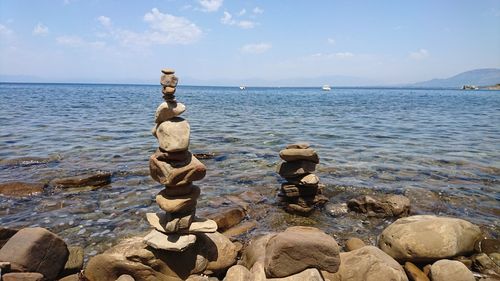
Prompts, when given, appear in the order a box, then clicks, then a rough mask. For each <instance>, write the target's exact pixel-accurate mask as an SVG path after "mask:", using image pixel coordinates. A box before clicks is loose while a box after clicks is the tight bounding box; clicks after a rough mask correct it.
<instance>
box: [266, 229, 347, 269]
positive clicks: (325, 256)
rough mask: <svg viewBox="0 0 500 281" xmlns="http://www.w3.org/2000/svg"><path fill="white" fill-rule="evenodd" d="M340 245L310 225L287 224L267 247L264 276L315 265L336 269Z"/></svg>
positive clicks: (321, 267)
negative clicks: (292, 225)
mask: <svg viewBox="0 0 500 281" xmlns="http://www.w3.org/2000/svg"><path fill="white" fill-rule="evenodd" d="M339 263H340V259H339V247H338V245H337V242H336V241H335V239H333V237H331V236H329V235H327V234H326V233H324V232H323V231H321V230H319V229H317V228H313V227H301V226H296V227H289V228H288V229H287V230H285V231H284V232H281V233H278V234H276V236H274V237H272V238H271V239H270V240H269V242H268V243H267V246H266V258H265V262H264V267H265V271H266V276H267V277H286V276H290V275H293V274H295V273H299V272H301V271H303V270H305V269H306V268H309V267H315V268H318V269H321V270H326V271H328V272H336V271H337V270H338V267H339Z"/></svg>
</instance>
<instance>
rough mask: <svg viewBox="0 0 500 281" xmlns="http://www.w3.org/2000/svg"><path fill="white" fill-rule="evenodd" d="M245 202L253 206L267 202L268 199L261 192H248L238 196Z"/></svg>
mask: <svg viewBox="0 0 500 281" xmlns="http://www.w3.org/2000/svg"><path fill="white" fill-rule="evenodd" d="M237 196H238V197H239V198H241V199H242V200H243V201H245V202H248V203H253V204H258V203H261V202H264V201H266V197H264V195H262V194H261V193H260V192H257V191H253V190H247V191H244V192H242V193H240V194H238V195H237Z"/></svg>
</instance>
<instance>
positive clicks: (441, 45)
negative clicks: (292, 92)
mask: <svg viewBox="0 0 500 281" xmlns="http://www.w3.org/2000/svg"><path fill="white" fill-rule="evenodd" d="M164 67H171V68H174V69H175V70H176V75H177V76H178V77H179V78H180V80H179V81H180V84H181V85H182V84H185V85H195V84H199V85H233V84H235V85H238V84H245V83H254V84H258V85H260V86H266V85H274V84H277V83H278V84H279V83H282V84H283V86H287V85H294V84H304V86H307V85H305V84H308V83H313V82H312V81H314V83H316V82H318V83H319V82H320V81H325V83H327V82H328V83H331V84H336V82H338V83H340V84H342V83H344V84H357V85H393V84H405V83H413V82H418V81H424V80H429V79H433V78H446V77H450V76H453V75H455V74H458V73H460V72H463V71H468V70H472V69H478V68H500V0H467V1H466V0H405V1H403V0H397V1H396V0H394V1H391V0H377V1H375V0H373V1H368V0H367V1H360V0H359V1H358V0H344V1H338V0H312V1H303V0H302V1H296V0H289V1H278V0H241V1H234V0H233V1H229V0H184V1H181V0H143V1H132V0H122V1H119V0H106V1H104V0H37V1H28V0H0V76H1V77H2V79H3V80H4V81H5V80H8V79H11V80H16V79H17V80H22V81H43V82H96V83H131V84H133V83H154V84H156V83H158V81H159V76H160V69H161V68H164Z"/></svg>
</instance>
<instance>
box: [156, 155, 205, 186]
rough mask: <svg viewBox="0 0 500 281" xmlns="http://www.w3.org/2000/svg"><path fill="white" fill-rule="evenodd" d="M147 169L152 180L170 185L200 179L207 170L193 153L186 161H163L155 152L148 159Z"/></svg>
mask: <svg viewBox="0 0 500 281" xmlns="http://www.w3.org/2000/svg"><path fill="white" fill-rule="evenodd" d="M149 171H150V174H151V177H152V178H153V179H154V180H156V181H157V182H159V183H161V184H164V185H167V186H172V187H173V186H179V185H185V184H187V183H190V182H193V181H197V180H201V179H203V178H204V177H205V174H206V172H207V170H206V167H205V165H203V163H201V162H200V161H199V160H198V159H196V157H194V156H193V155H191V158H190V159H189V160H187V161H179V162H174V161H171V162H164V161H159V160H158V159H157V158H156V155H155V154H153V155H151V158H150V159H149Z"/></svg>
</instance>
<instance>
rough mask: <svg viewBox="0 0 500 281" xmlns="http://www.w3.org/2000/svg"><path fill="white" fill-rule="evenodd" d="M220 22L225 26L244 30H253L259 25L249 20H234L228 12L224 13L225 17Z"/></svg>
mask: <svg viewBox="0 0 500 281" xmlns="http://www.w3.org/2000/svg"><path fill="white" fill-rule="evenodd" d="M220 22H221V23H222V24H225V25H235V26H238V27H240V28H243V29H251V28H254V27H255V26H256V25H257V23H256V22H253V21H249V20H241V21H237V20H234V19H233V16H232V15H231V14H230V13H229V12H227V11H225V12H224V16H223V17H222V18H221V19H220Z"/></svg>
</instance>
